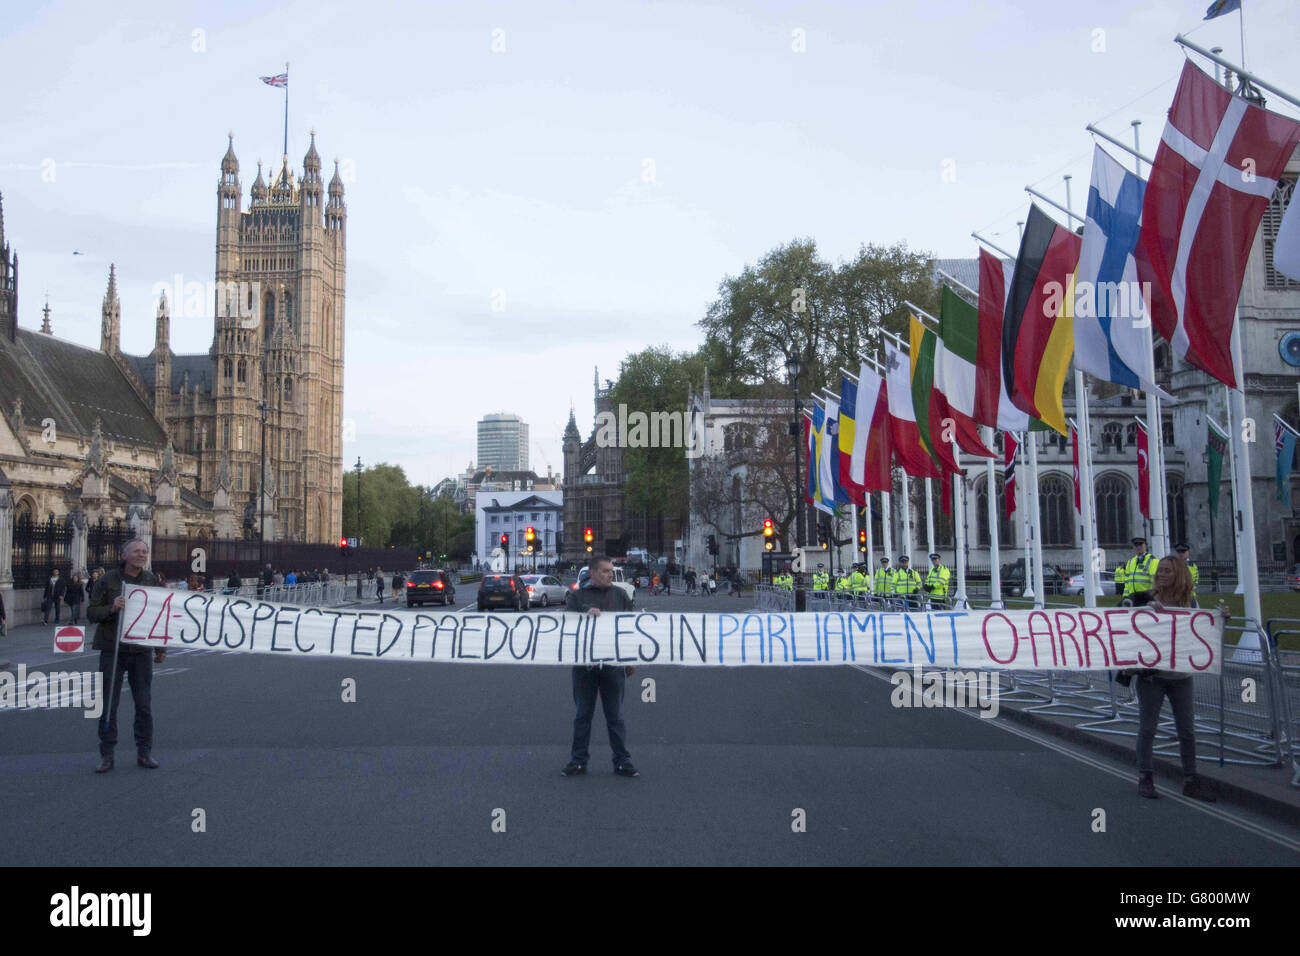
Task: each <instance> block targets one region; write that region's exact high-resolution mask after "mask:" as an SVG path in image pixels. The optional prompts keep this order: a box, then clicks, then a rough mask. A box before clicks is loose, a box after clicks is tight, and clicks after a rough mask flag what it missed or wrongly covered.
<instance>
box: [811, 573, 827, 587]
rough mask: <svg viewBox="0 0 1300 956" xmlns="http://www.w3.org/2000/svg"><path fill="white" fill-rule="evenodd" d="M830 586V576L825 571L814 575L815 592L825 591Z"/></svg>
mask: <svg viewBox="0 0 1300 956" xmlns="http://www.w3.org/2000/svg"><path fill="white" fill-rule="evenodd" d="M829 584H830V575H828V574H827V573H826V572H825V571H818V572H817V573H815V574H814V575H813V590H814V591H825V590H826V588H827V586H828V585H829Z"/></svg>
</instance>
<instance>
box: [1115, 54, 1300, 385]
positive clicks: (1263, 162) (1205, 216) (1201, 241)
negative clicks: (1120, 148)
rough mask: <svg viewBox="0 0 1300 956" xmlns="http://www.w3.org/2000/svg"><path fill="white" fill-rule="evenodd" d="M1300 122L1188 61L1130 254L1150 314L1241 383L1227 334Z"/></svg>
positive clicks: (1202, 364) (1174, 338) (1221, 373)
mask: <svg viewBox="0 0 1300 956" xmlns="http://www.w3.org/2000/svg"><path fill="white" fill-rule="evenodd" d="M1297 141H1300V123H1296V122H1295V121H1294V120H1292V119H1289V118H1287V117H1285V116H1281V115H1279V114H1277V113H1271V112H1269V111H1268V110H1266V109H1263V108H1262V107H1260V106H1256V105H1254V104H1253V103H1251V102H1250V101H1248V100H1247V99H1245V98H1244V97H1241V96H1236V95H1234V94H1232V93H1230V92H1229V91H1228V90H1226V89H1224V88H1223V87H1222V86H1220V85H1219V84H1218V83H1216V82H1214V80H1213V79H1212V78H1211V77H1209V76H1207V75H1206V74H1205V73H1204V72H1202V71H1201V70H1200V69H1198V68H1197V67H1196V66H1195V65H1193V63H1192V62H1191V60H1188V61H1187V62H1186V63H1184V64H1183V73H1182V77H1181V78H1180V79H1179V81H1178V90H1177V92H1175V93H1174V102H1173V105H1172V106H1171V107H1170V108H1169V121H1168V122H1167V123H1166V124H1165V130H1164V134H1163V135H1162V136H1161V138H1160V146H1159V148H1158V149H1157V150H1156V158H1155V163H1154V164H1153V165H1152V167H1151V179H1150V181H1149V182H1148V183H1147V188H1146V193H1145V195H1144V196H1143V200H1142V231H1141V232H1140V233H1139V235H1138V244H1137V248H1136V249H1135V250H1134V258H1135V259H1136V261H1137V270H1138V279H1139V280H1141V281H1142V282H1144V283H1146V282H1149V283H1150V284H1151V302H1150V304H1149V308H1150V311H1151V322H1152V324H1153V325H1154V326H1155V328H1156V331H1157V332H1159V333H1160V334H1161V336H1163V337H1164V338H1165V339H1166V340H1167V341H1168V342H1169V343H1170V345H1171V346H1172V347H1173V352H1174V354H1176V355H1179V356H1181V357H1183V358H1185V359H1186V360H1187V361H1188V362H1190V363H1191V364H1192V365H1195V366H1196V367H1197V368H1200V369H1203V370H1204V371H1206V372H1208V373H1210V374H1211V375H1213V376H1214V377H1215V378H1217V379H1218V380H1219V381H1220V382H1223V383H1224V384H1225V385H1227V386H1229V387H1234V388H1235V387H1236V385H1237V379H1236V372H1235V370H1234V369H1233V364H1232V353H1231V350H1230V348H1229V342H1230V340H1231V337H1232V325H1233V322H1234V321H1235V315H1236V307H1237V298H1238V297H1239V296H1240V295H1241V282H1242V277H1243V276H1244V275H1245V272H1246V262H1247V260H1248V259H1249V257H1250V249H1251V246H1252V245H1254V242H1255V234H1256V232H1257V231H1258V229H1259V223H1260V220H1261V219H1262V218H1263V216H1264V210H1265V209H1266V208H1267V206H1268V203H1269V199H1270V198H1271V197H1272V195H1273V193H1274V191H1275V190H1276V189H1277V182H1278V177H1279V176H1281V174H1282V172H1283V170H1284V169H1285V168H1286V164H1287V160H1288V159H1290V158H1291V153H1292V151H1293V150H1294V149H1295V146H1296V142H1297Z"/></svg>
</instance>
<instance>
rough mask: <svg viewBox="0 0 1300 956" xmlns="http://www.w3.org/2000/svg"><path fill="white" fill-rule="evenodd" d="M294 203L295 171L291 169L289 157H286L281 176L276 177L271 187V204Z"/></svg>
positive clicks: (282, 163) (283, 161)
mask: <svg viewBox="0 0 1300 956" xmlns="http://www.w3.org/2000/svg"><path fill="white" fill-rule="evenodd" d="M292 201H293V171H292V170H290V169H289V157H288V156H285V157H284V158H283V160H282V162H281V165H280V175H278V176H276V177H275V185H274V186H272V187H271V202H274V203H287V202H292Z"/></svg>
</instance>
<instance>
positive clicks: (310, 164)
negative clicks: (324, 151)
mask: <svg viewBox="0 0 1300 956" xmlns="http://www.w3.org/2000/svg"><path fill="white" fill-rule="evenodd" d="M302 167H303V169H304V170H306V171H307V172H310V171H311V170H313V169H314V170H316V171H317V172H318V173H319V172H320V153H318V152H316V131H315V130H312V131H311V145H310V146H308V147H307V155H306V156H304V157H303V158H302ZM305 178H306V179H308V180H310V179H311V177H310V176H307V177H305ZM316 178H317V179H318V180H319V178H320V177H319V176H318V177H316Z"/></svg>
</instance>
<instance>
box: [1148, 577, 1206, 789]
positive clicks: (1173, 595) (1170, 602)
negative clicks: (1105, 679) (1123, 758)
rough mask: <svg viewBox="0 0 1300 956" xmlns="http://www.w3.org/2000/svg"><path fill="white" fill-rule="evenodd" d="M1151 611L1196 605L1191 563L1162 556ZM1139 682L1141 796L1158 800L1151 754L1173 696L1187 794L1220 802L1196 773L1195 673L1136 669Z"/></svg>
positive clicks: (1204, 780)
mask: <svg viewBox="0 0 1300 956" xmlns="http://www.w3.org/2000/svg"><path fill="white" fill-rule="evenodd" d="M1148 606H1149V607H1150V608H1151V609H1152V610H1155V611H1163V610H1164V609H1165V608H1166V607H1171V608H1180V607H1198V606H1199V605H1197V603H1196V597H1195V594H1194V593H1193V588H1192V573H1191V571H1190V570H1189V569H1188V567H1187V562H1186V561H1184V560H1183V559H1182V558H1180V557H1178V556H1176V555H1170V556H1169V557H1167V558H1162V559H1161V560H1160V562H1159V563H1158V564H1157V565H1156V572H1155V579H1154V581H1153V582H1152V586H1151V601H1150V604H1149V605H1148ZM1219 608H1220V610H1221V613H1222V614H1223V616H1224V617H1225V618H1226V617H1227V613H1228V608H1227V605H1226V604H1223V603H1222V602H1220V604H1219ZM1131 673H1132V675H1133V676H1135V677H1136V678H1137V699H1138V738H1137V766H1138V795H1139V796H1142V797H1147V798H1148V799H1151V800H1154V799H1155V798H1156V786H1155V781H1154V779H1153V776H1152V771H1151V753H1152V749H1153V748H1154V746H1155V737H1156V724H1157V723H1159V721H1160V706H1161V704H1162V702H1163V701H1164V698H1165V697H1166V696H1168V698H1169V709H1170V710H1172V711H1173V712H1174V727H1175V728H1176V730H1177V733H1178V753H1179V756H1180V757H1181V758H1182V764H1183V794H1184V796H1188V797H1194V798H1195V799H1197V800H1206V801H1209V802H1211V803H1213V802H1214V801H1215V800H1216V799H1218V798H1217V797H1216V796H1215V793H1214V785H1213V784H1212V783H1211V782H1210V781H1208V780H1206V779H1205V778H1204V777H1201V776H1200V775H1198V774H1197V772H1196V736H1195V733H1194V725H1195V719H1196V717H1195V710H1194V708H1195V699H1194V696H1193V688H1192V675H1191V674H1189V673H1186V672H1174V671H1166V670H1153V669H1138V670H1136V671H1133V672H1131Z"/></svg>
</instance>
